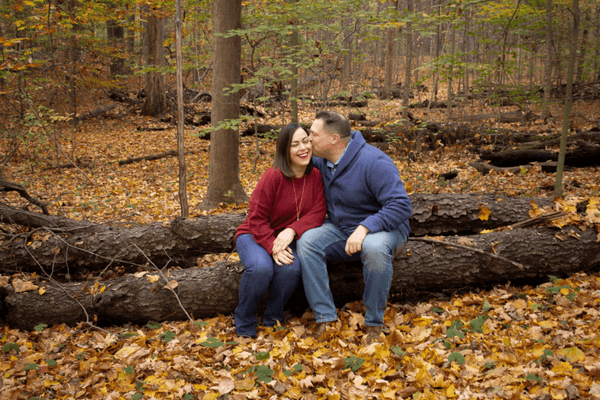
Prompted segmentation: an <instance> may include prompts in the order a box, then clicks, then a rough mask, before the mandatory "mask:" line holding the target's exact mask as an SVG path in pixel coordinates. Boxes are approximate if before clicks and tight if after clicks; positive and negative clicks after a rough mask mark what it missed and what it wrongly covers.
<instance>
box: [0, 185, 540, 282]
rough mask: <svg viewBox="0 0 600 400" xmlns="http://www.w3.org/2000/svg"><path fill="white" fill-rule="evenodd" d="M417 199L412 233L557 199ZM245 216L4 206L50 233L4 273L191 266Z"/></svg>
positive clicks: (7, 259)
mask: <svg viewBox="0 0 600 400" xmlns="http://www.w3.org/2000/svg"><path fill="white" fill-rule="evenodd" d="M410 199H411V202H412V206H413V216H412V217H411V219H410V225H411V230H412V232H411V234H412V235H413V236H422V235H426V234H430V235H440V234H456V233H461V234H464V233H477V232H480V231H481V230H483V229H494V228H497V227H501V226H506V225H511V224H513V223H516V222H519V221H523V220H525V219H528V218H529V214H528V212H529V211H530V210H531V208H532V207H531V205H530V204H531V201H532V200H533V201H535V202H536V204H537V205H538V207H540V208H541V207H546V206H551V205H552V199H550V198H543V197H540V198H508V197H502V196H495V195H473V194H443V195H442V194H437V195H431V194H414V195H411V196H410ZM483 206H485V207H487V209H489V210H490V212H491V214H490V216H489V217H488V219H487V220H482V219H481V218H479V213H480V211H481V209H482V207H483ZM245 217H246V216H245V214H220V215H211V216H207V217H202V218H196V219H187V220H184V219H179V218H178V219H175V220H173V221H171V222H170V223H162V222H157V223H153V224H149V225H143V226H137V227H133V228H120V227H115V226H106V225H101V224H91V223H90V222H89V221H74V220H70V219H66V218H60V217H50V216H48V217H45V218H41V217H39V214H36V213H30V212H26V211H20V210H15V209H10V208H5V207H0V222H3V223H17V224H20V225H24V226H28V227H29V228H33V229H38V230H39V229H40V228H44V230H43V231H45V232H40V233H43V234H41V235H40V237H39V238H37V239H36V238H35V237H30V235H28V236H24V237H21V239H19V240H13V241H12V242H10V243H5V244H4V246H3V247H2V248H1V250H0V266H1V267H0V270H1V271H4V272H5V273H11V272H14V271H18V270H23V271H30V272H34V271H37V272H38V273H39V272H40V271H39V265H42V266H48V267H49V266H52V267H53V268H54V270H55V271H57V272H62V273H65V272H66V270H67V268H69V270H70V271H71V273H73V272H72V271H73V270H77V268H78V267H79V266H85V268H87V269H92V270H99V269H104V268H105V267H106V266H107V265H109V264H111V263H119V265H129V266H139V265H144V264H146V262H147V259H146V257H148V258H150V259H151V260H152V261H153V262H154V263H155V264H157V265H160V266H164V265H166V264H167V263H169V264H170V265H179V266H182V267H189V266H192V265H195V260H196V258H198V257H201V256H202V255H204V254H207V253H228V252H230V251H232V250H233V238H234V235H235V230H236V229H237V227H238V226H239V225H240V224H241V223H242V222H243V221H244V219H245Z"/></svg>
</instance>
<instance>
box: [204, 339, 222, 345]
mask: <svg viewBox="0 0 600 400" xmlns="http://www.w3.org/2000/svg"><path fill="white" fill-rule="evenodd" d="M200 344H201V345H202V346H206V347H219V346H223V342H222V341H221V340H219V339H215V338H206V341H205V342H201V343H200Z"/></svg>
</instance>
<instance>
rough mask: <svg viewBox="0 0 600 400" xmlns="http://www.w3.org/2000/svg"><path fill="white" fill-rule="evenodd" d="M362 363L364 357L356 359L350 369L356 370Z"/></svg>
mask: <svg viewBox="0 0 600 400" xmlns="http://www.w3.org/2000/svg"><path fill="white" fill-rule="evenodd" d="M364 363H365V359H364V358H359V359H358V360H356V362H355V363H354V365H353V366H352V371H356V370H358V369H359V368H360V367H362V365H363V364H364Z"/></svg>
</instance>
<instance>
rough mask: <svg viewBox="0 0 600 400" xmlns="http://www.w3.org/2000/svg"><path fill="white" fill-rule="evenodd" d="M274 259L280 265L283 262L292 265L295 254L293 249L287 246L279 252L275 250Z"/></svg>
mask: <svg viewBox="0 0 600 400" xmlns="http://www.w3.org/2000/svg"><path fill="white" fill-rule="evenodd" d="M273 260H275V264H277V265H279V266H281V265H283V264H285V265H290V264H291V263H293V262H294V255H293V254H292V249H291V248H289V247H287V248H285V249H283V250H282V251H280V252H278V253H275V252H273Z"/></svg>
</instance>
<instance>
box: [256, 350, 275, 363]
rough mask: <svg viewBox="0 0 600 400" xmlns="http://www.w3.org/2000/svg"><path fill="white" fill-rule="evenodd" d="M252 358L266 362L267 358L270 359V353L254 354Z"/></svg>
mask: <svg viewBox="0 0 600 400" xmlns="http://www.w3.org/2000/svg"><path fill="white" fill-rule="evenodd" d="M254 357H256V359H257V360H258V361H262V360H267V359H268V358H269V357H271V353H269V352H268V351H263V352H261V353H256V354H254Z"/></svg>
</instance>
